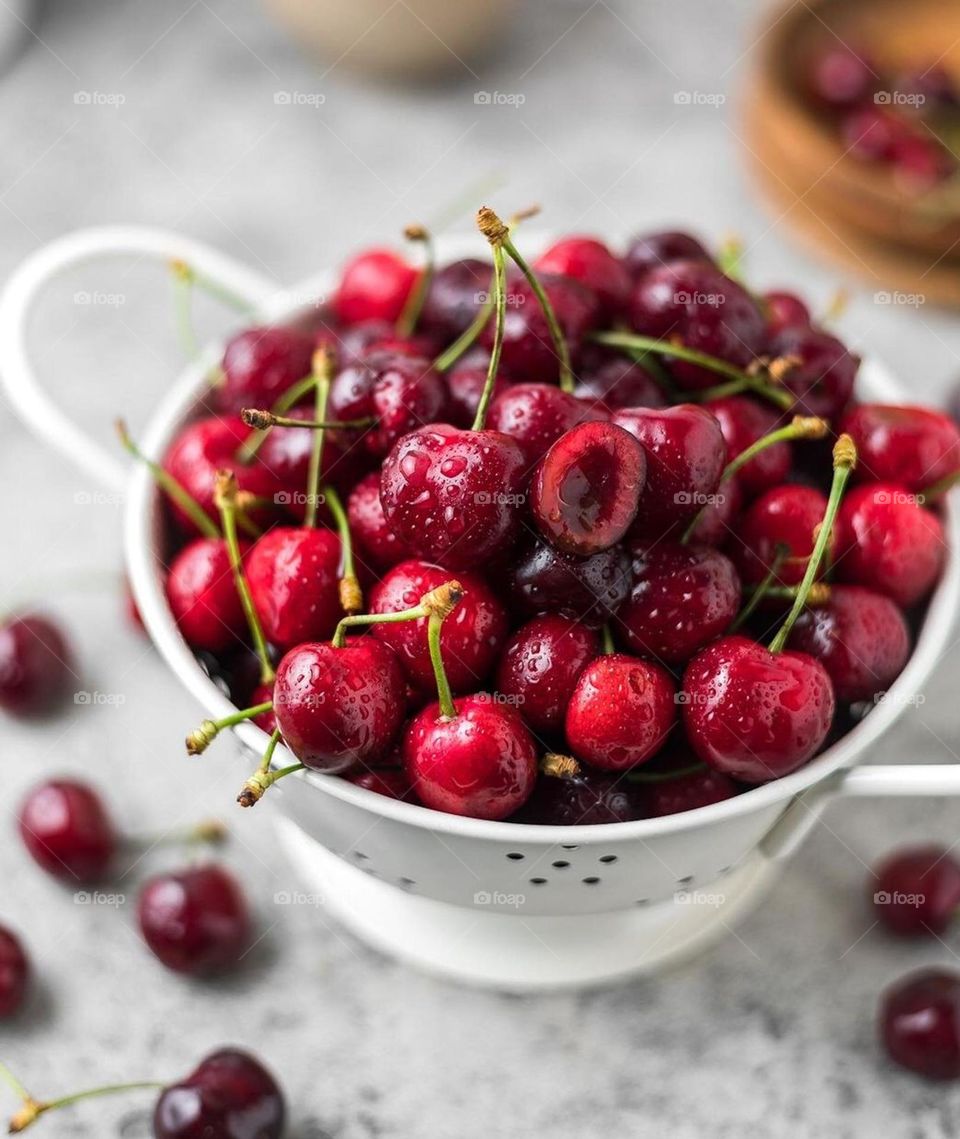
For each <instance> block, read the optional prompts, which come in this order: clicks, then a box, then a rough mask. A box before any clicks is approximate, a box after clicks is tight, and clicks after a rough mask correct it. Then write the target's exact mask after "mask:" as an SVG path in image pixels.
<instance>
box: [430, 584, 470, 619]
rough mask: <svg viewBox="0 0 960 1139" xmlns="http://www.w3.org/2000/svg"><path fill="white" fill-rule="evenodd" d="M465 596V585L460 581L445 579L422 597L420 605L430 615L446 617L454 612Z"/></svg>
mask: <svg viewBox="0 0 960 1139" xmlns="http://www.w3.org/2000/svg"><path fill="white" fill-rule="evenodd" d="M462 598H463V586H462V585H461V584H460V582H459V581H445V582H444V583H443V585H438V586H437V588H436V589H431V590H430V592H429V593H425V594H424V595H423V597H421V598H420V605H421V606H422V607H423V609H425V610H426V613H427V616H429V617H446V616H447V615H448V614H449V613H452V612H453V610H454V609H456V607H457V606H458V605H459V604H460V601H461V599H462Z"/></svg>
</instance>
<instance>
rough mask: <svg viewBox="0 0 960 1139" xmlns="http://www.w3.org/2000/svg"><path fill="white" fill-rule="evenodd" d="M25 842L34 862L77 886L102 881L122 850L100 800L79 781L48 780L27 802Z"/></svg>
mask: <svg viewBox="0 0 960 1139" xmlns="http://www.w3.org/2000/svg"><path fill="white" fill-rule="evenodd" d="M18 823H19V829H20V837H21V839H22V840H23V844H24V846H26V848H27V851H28V852H29V853H30V855H31V857H32V858H33V860H34V861H35V862H36V863H37V865H38V866H40V868H41V869H43V870H45V871H46V872H47V873H48V874H50V875H52V876H53V877H54V878H59V879H60V880H61V881H63V882H66V883H68V884H72V885H86V884H89V883H94V882H99V881H101V880H102V879H103V878H104V877H105V876H106V874H107V873H108V871H109V869H110V866H111V864H112V862H113V860H114V857H115V855H116V853H117V849H118V846H119V841H120V840H119V836H118V834H117V831H116V829H115V827H114V824H113V822H112V820H111V819H110V816H109V814H108V812H107V809H106V807H105V806H104V803H103V800H102V799H101V797H100V795H99V794H98V793H97V791H96V790H94V788H93V787H91V786H90V785H89V784H87V783H82V782H80V781H79V780H76V779H67V778H61V779H48V780H46V781H45V782H43V783H40V784H38V785H37V786H36V787H34V788H33V789H32V790H31V791H30V792H29V793H28V794H27V796H26V798H25V799H24V801H23V803H22V805H21V807H20V813H19V816H18Z"/></svg>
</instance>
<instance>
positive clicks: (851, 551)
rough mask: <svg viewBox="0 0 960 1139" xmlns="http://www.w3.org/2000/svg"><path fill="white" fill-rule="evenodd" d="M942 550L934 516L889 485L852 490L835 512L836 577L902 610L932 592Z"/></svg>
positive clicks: (902, 489) (942, 553)
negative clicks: (871, 591) (884, 597)
mask: <svg viewBox="0 0 960 1139" xmlns="http://www.w3.org/2000/svg"><path fill="white" fill-rule="evenodd" d="M945 548H946V547H945V544H944V537H943V527H942V526H941V524H940V520H939V519H938V518H937V516H936V515H935V514H933V513H931V511H929V510H925V509H924V508H923V507H922V506H919V505H918V504H917V501H916V496H915V495H912V494H910V493H909V492H908V491H906V490H905V489H904V488H903V487H901V486H897V485H896V484H895V483H871V484H870V485H868V486H858V487H854V489H853V490H851V491H850V493H849V494H848V495H847V496H846V497H845V498H844V500H843V503H842V504H841V506H840V513H839V514H838V515H837V556H836V573H837V577H838V578H839V579H840V580H841V581H846V582H851V583H853V584H854V585H865V586H867V587H868V588H870V589H875V590H876V591H877V592H878V593H884V594H886V595H887V596H888V597H892V598H893V600H894V601H896V603H897V604H898V605H899V606H900V607H901V608H903V609H909V608H910V606H911V605H915V604H916V603H917V602H918V601H920V600H922V599H923V598H924V597H925V596H926V595H927V594H928V593H929V592H930V590H931V589H932V588H933V586H934V584H935V583H936V580H937V578H938V577H939V575H940V568H941V566H942V565H943V558H944V551H945Z"/></svg>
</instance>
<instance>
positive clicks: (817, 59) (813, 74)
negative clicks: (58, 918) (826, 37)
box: [804, 36, 878, 110]
mask: <svg viewBox="0 0 960 1139" xmlns="http://www.w3.org/2000/svg"><path fill="white" fill-rule="evenodd" d="M877 82H878V76H877V74H876V72H875V71H874V69H873V67H872V65H871V63H870V60H869V57H868V56H867V55H866V53H864V52H863V51H861V50H860V49H859V48H857V47H855V46H851V45H849V44H847V43H845V42H844V41H842V40H839V39H836V38H835V37H833V36H831V38H830V41H829V42H828V43H827V44H825V45H824V46H821V47H819V48H818V49H817V51H816V52H815V53H814V54H813V55H812V56H811V57H810V59H809V60H808V62H807V65H806V69H805V73H804V86H805V87H806V89H807V91H808V93H809V94H810V95H811V96H812V97H813V99H814V101H815V102H817V103H819V104H821V105H822V106H823V107H825V108H828V109H830V110H838V109H842V108H844V107H853V106H856V105H857V104H858V103H862V102H863V101H864V100H865V99H868V98H869V97H870V94H871V93H872V91H873V90H874V88H875V86H876V84H877Z"/></svg>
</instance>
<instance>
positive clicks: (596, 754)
mask: <svg viewBox="0 0 960 1139" xmlns="http://www.w3.org/2000/svg"><path fill="white" fill-rule="evenodd" d="M675 695H676V690H675V686H674V683H673V680H672V678H671V677H670V674H669V673H668V672H667V671H666V669H664V668H661V667H660V666H659V665H657V664H653V663H651V662H650V661H644V660H638V659H637V658H636V657H632V656H628V655H626V654H625V653H612V654H610V655H609V656H602V657H598V658H597V659H596V660H594V661H593V662H592V663H591V664H589V665H587V667H586V668H585V669H584V670H583V672H581V674H580V679H579V680H578V681H577V685H576V688H574V690H573V695H572V697H571V698H570V703H569V705H568V707H567V714H566V721H565V730H566V737H567V743H568V745H569V747H570V750H571V752H572V753H573V754H574V755H575V756H576V758H577V759H580V760H582V761H583V762H584V763H589V764H591V766H593V767H597V768H600V769H601V770H604V771H626V770H627V769H628V768H630V767H636V766H637V765H638V764H640V763H644V762H646V761H647V760H648V759H650V758H652V757H653V756H654V755H656V754H657V752H658V751H660V749H661V748H662V747H663V746H664V744H665V743H666V741H667V738H668V736H669V735H670V732H671V730H672V728H673V726H674V724H675V722H676V718H677V705H676V703H675V699H674V698H675Z"/></svg>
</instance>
